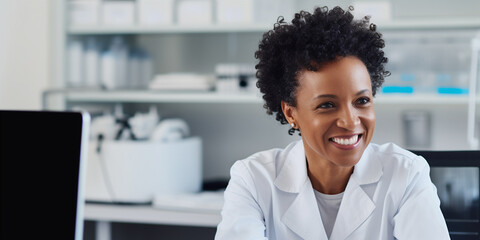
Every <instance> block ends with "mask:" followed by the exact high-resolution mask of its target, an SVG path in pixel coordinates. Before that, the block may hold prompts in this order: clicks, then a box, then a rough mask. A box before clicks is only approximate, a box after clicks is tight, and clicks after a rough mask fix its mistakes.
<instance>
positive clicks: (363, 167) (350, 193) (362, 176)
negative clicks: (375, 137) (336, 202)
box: [330, 148, 383, 240]
mask: <svg viewBox="0 0 480 240" xmlns="http://www.w3.org/2000/svg"><path fill="white" fill-rule="evenodd" d="M372 151H373V150H372V149H371V148H367V149H366V150H365V152H364V154H363V156H362V158H361V159H360V161H359V162H358V163H357V165H356V166H355V168H354V172H353V174H352V176H351V177H350V180H349V182H348V184H347V188H346V189H345V193H344V195H343V199H342V203H341V205H340V209H339V210H338V214H337V219H336V221H335V225H334V227H333V231H332V235H331V236H330V239H331V240H340V239H345V238H347V237H348V236H349V235H351V234H352V233H353V232H354V231H355V230H356V229H357V228H358V227H359V226H360V225H361V224H362V223H363V222H365V221H366V220H367V219H368V217H369V216H370V215H371V214H372V212H373V211H374V209H375V203H374V202H373V201H372V199H371V197H370V196H368V194H367V193H366V192H365V191H364V190H363V188H362V187H361V185H366V184H372V183H375V182H378V180H379V179H380V177H381V176H382V174H383V171H382V166H381V164H380V162H379V160H378V159H377V158H376V157H375V156H374V155H373V154H372Z"/></svg>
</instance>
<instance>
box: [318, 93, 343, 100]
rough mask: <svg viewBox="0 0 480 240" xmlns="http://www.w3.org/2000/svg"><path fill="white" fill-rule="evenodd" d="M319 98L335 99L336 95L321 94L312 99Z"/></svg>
mask: <svg viewBox="0 0 480 240" xmlns="http://www.w3.org/2000/svg"><path fill="white" fill-rule="evenodd" d="M319 98H333V99H337V98H338V97H337V95H333V94H321V95H317V96H315V98H314V99H319Z"/></svg>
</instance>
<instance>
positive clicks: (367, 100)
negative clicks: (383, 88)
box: [357, 97, 370, 105]
mask: <svg viewBox="0 0 480 240" xmlns="http://www.w3.org/2000/svg"><path fill="white" fill-rule="evenodd" d="M369 102H370V98H367V97H362V98H359V99H358V100H357V104H359V105H365V104H367V103H369Z"/></svg>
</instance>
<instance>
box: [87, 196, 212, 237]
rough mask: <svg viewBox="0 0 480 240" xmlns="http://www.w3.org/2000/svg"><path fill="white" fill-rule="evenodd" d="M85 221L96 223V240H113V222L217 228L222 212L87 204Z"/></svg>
mask: <svg viewBox="0 0 480 240" xmlns="http://www.w3.org/2000/svg"><path fill="white" fill-rule="evenodd" d="M84 219H85V220H90V221H96V239H97V240H110V239H111V233H110V232H111V225H110V223H111V222H126V223H147V224H161V225H180V226H197V227H216V226H217V225H218V223H219V222H220V220H221V216H220V211H219V212H215V211H205V212H203V211H173V210H165V209H160V208H155V207H152V206H139V205H133V206H132V205H110V204H92V203H87V204H85V211H84Z"/></svg>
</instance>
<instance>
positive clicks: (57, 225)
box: [0, 111, 90, 240]
mask: <svg viewBox="0 0 480 240" xmlns="http://www.w3.org/2000/svg"><path fill="white" fill-rule="evenodd" d="M89 119H90V118H89V116H88V114H86V113H78V112H45V111H0V161H1V165H0V166H1V169H0V170H1V175H0V179H1V229H0V232H1V239H5V240H6V239H75V240H80V239H82V234H83V206H84V197H83V196H84V193H83V185H84V175H85V174H84V172H85V170H86V169H85V164H86V158H85V157H86V151H85V147H86V146H85V145H86V144H87V142H86V141H87V140H88V125H89Z"/></svg>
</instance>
